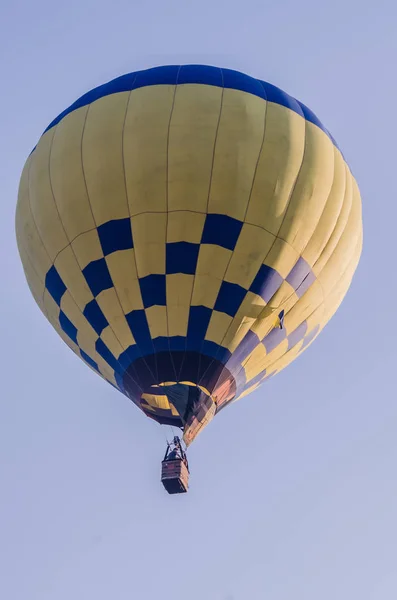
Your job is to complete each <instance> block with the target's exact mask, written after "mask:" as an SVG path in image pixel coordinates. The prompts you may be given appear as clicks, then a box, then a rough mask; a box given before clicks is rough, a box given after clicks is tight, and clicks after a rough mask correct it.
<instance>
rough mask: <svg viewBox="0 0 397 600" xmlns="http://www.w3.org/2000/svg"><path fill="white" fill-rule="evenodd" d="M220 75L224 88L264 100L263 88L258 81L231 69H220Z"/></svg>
mask: <svg viewBox="0 0 397 600" xmlns="http://www.w3.org/2000/svg"><path fill="white" fill-rule="evenodd" d="M222 74H223V85H224V87H225V88H230V89H232V90H241V91H242V92H247V94H253V95H254V96H259V98H266V95H265V90H264V87H263V85H262V84H261V82H260V81H258V79H254V78H253V77H250V76H249V75H245V74H244V73H240V72H239V71H234V70H232V69H222Z"/></svg>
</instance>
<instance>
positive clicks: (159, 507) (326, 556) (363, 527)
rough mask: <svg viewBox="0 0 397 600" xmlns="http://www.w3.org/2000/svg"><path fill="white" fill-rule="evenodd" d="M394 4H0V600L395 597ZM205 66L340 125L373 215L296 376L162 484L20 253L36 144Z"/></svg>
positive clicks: (150, 432)
mask: <svg viewBox="0 0 397 600" xmlns="http://www.w3.org/2000/svg"><path fill="white" fill-rule="evenodd" d="M396 30H397V9H396V7H395V2H394V0H379V1H378V2H372V3H368V6H367V7H364V5H363V3H362V1H360V0H333V2H323V3H321V2H318V0H301V1H300V2H292V1H290V0H287V1H286V0H284V1H279V2H264V1H263V0H257V1H254V0H244V1H241V2H235V1H233V0H230V1H228V2H226V1H220V0H218V1H216V0H215V1H214V0H211V1H210V0H201V1H200V2H188V1H187V0H185V1H184V2H182V1H174V0H167V1H164V0H163V1H160V0H153V1H152V2H138V1H135V2H133V1H131V0H128V1H127V0H123V1H118V0H113V1H112V2H104V1H103V0H97V1H95V2H94V1H93V0H70V1H69V2H67V3H57V2H55V3H54V2H50V1H49V0H36V1H35V2H30V1H28V0H23V1H21V0H5V2H4V3H2V7H1V12H0V70H1V79H2V86H1V95H0V119H1V128H0V133H1V143H0V175H1V178H0V181H1V217H0V245H1V252H0V257H1V258H0V260H1V277H2V279H1V284H0V285H1V294H0V332H1V336H0V339H1V346H0V354H1V356H0V371H1V380H2V386H1V394H0V597H1V598H4V600H70V599H71V598H73V600H88V599H92V600H94V599H95V600H113V599H114V600H131V599H135V598H136V599H139V600H157V599H158V598H161V600H184V599H188V600H291V599H294V600H318V599H319V598H321V600H335V599H338V600H345V599H346V600H348V599H355V598H357V599H360V600H394V599H395V598H396V597H397V569H396V556H397V510H396V497H397V475H396V462H397V437H396V431H397V403H396V393H395V387H396V385H395V371H396V368H397V367H396V359H397V350H396V344H395V340H396V333H397V327H396V316H395V305H394V300H395V297H396V292H397V279H396V278H397V276H396V262H395V257H396V229H395V227H396V226H395V223H396V217H397V208H396V186H395V176H396V169H397V166H396V143H395V140H396V117H395V106H394V105H395V101H396V97H397V84H396V69H395V65H396V61H397V36H396ZM175 62H177V63H183V62H201V63H210V64H216V65H219V66H224V67H231V68H237V69H240V70H243V71H245V72H247V73H249V74H252V75H254V76H257V77H260V78H263V79H266V80H267V81H270V82H272V83H274V84H276V85H278V86H280V87H282V88H283V89H285V90H286V91H287V92H289V93H290V94H292V95H293V96H295V97H297V98H299V99H300V100H301V101H303V102H304V103H305V104H307V105H309V106H310V107H311V108H312V109H313V110H314V111H315V112H316V113H317V114H318V116H319V117H320V118H321V120H322V121H323V123H324V124H325V125H326V126H327V127H328V128H329V129H330V130H331V132H332V133H333V135H334V136H335V138H336V139H337V141H338V143H339V144H340V146H341V147H342V149H343V151H344V153H345V156H346V158H347V160H348V161H349V163H350V165H351V168H352V170H353V172H354V174H355V176H356V178H357V180H358V182H359V185H360V188H361V192H362V197H363V203H364V225H365V242H364V252H363V257H362V261H361V264H360V267H359V270H358V272H357V275H356V277H355V279H354V282H353V286H352V288H351V291H350V293H349V294H348V296H347V298H346V300H345V302H344V304H343V305H342V308H341V309H340V310H339V312H338V313H337V316H336V317H335V318H334V319H333V321H332V322H331V324H330V325H329V326H328V327H327V328H326V330H325V331H324V332H323V333H322V335H321V336H320V338H319V339H318V340H317V341H316V343H315V344H314V345H313V346H311V348H310V349H309V350H308V351H307V352H306V353H305V354H304V356H303V357H301V358H300V359H299V360H298V361H297V362H295V363H294V364H293V365H292V366H290V367H289V368H288V369H287V370H286V371H284V372H283V373H282V374H281V375H279V376H278V377H276V378H274V379H272V380H271V381H269V382H268V383H266V384H265V385H264V386H263V387H262V388H261V389H260V390H259V391H257V392H255V393H254V394H253V395H252V396H251V397H249V398H247V399H244V400H243V401H241V402H240V403H237V404H235V405H233V406H232V407H230V408H229V409H227V410H226V411H224V412H223V413H222V414H221V416H220V417H219V418H218V419H216V420H215V421H214V422H213V423H212V424H211V425H210V426H209V427H208V428H207V430H206V431H205V432H204V433H203V434H202V436H200V437H199V438H198V440H197V442H196V444H194V446H193V447H192V449H191V452H190V461H191V467H192V471H193V474H192V479H191V491H190V492H189V494H188V495H187V496H182V497H171V496H167V495H166V494H165V492H164V491H163V489H162V487H161V485H160V483H159V468H160V460H161V457H162V453H163V451H164V445H165V438H164V434H163V431H162V429H161V428H160V427H159V426H157V425H156V424H155V423H153V422H151V421H150V420H149V419H146V418H145V417H144V416H143V415H142V414H140V413H139V412H138V411H137V409H136V408H135V407H134V406H133V405H132V404H131V403H129V402H128V401H127V400H126V399H125V398H124V397H123V396H122V395H121V394H118V393H117V392H116V391H114V390H113V389H112V388H111V387H110V386H108V385H106V384H105V383H104V382H102V381H101V380H100V379H99V378H98V377H97V376H95V375H94V374H93V373H92V372H91V371H90V370H89V369H87V368H85V367H84V365H83V363H82V362H80V361H79V360H78V359H77V358H76V357H75V356H74V355H73V353H72V352H70V350H69V349H68V348H67V347H66V346H65V345H64V344H63V343H62V342H61V340H60V339H59V338H58V337H57V336H56V334H55V332H54V331H53V330H52V329H51V327H50V326H49V325H48V324H47V322H46V320H45V319H44V317H43V316H42V315H41V313H40V312H39V310H38V309H37V308H36V306H35V304H34V301H33V299H32V298H31V297H30V294H29V291H28V288H27V286H26V284H25V281H24V278H23V275H22V269H21V266H20V263H19V258H18V255H17V250H16V243H15V239H14V211H15V203H16V196H17V187H18V181H19V176H20V172H21V169H22V166H23V163H24V161H25V158H26V156H27V154H28V153H29V152H30V150H31V148H32V147H33V146H34V145H35V143H36V141H37V139H38V137H39V136H40V134H41V132H42V130H43V129H44V128H45V127H46V126H47V125H48V123H49V122H50V121H51V120H52V119H53V117H55V116H56V115H57V114H58V113H59V112H60V111H61V110H62V109H63V108H65V107H66V106H67V105H69V104H70V103H71V102H72V101H74V100H75V99H76V98H77V97H78V96H79V95H81V94H82V93H84V92H85V91H87V90H89V89H90V88H92V87H93V86H95V85H98V84H101V83H103V82H105V81H106V80H108V79H111V78H113V77H115V76H117V75H119V74H122V73H124V72H128V71H132V70H135V69H141V68H145V67H149V66H155V65H159V64H165V63H175Z"/></svg>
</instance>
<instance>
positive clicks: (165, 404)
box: [142, 394, 171, 410]
mask: <svg viewBox="0 0 397 600" xmlns="http://www.w3.org/2000/svg"><path fill="white" fill-rule="evenodd" d="M142 399H143V400H146V402H147V403H148V404H149V406H151V407H152V408H161V409H162V410H170V409H171V405H170V403H169V401H168V398H167V396H156V395H154V394H142Z"/></svg>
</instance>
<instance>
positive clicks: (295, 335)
mask: <svg viewBox="0 0 397 600" xmlns="http://www.w3.org/2000/svg"><path fill="white" fill-rule="evenodd" d="M306 331H307V323H306V321H303V323H301V324H300V325H299V327H297V328H296V329H295V330H294V331H292V333H290V334H289V336H288V338H287V339H288V350H290V349H291V348H293V347H294V346H296V344H297V343H298V342H300V341H301V340H303V338H304V337H305V334H306Z"/></svg>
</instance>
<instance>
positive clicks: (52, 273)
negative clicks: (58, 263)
mask: <svg viewBox="0 0 397 600" xmlns="http://www.w3.org/2000/svg"><path fill="white" fill-rule="evenodd" d="M45 286H46V288H47V290H48V293H49V294H50V295H51V296H52V298H53V299H54V300H55V302H56V303H57V304H58V306H60V304H61V298H62V296H63V295H64V293H65V292H66V285H65V284H64V283H63V281H62V279H61V276H60V275H59V273H58V271H57V270H56V268H55V267H54V265H52V267H51V269H49V271H48V272H47V275H46V277H45Z"/></svg>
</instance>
